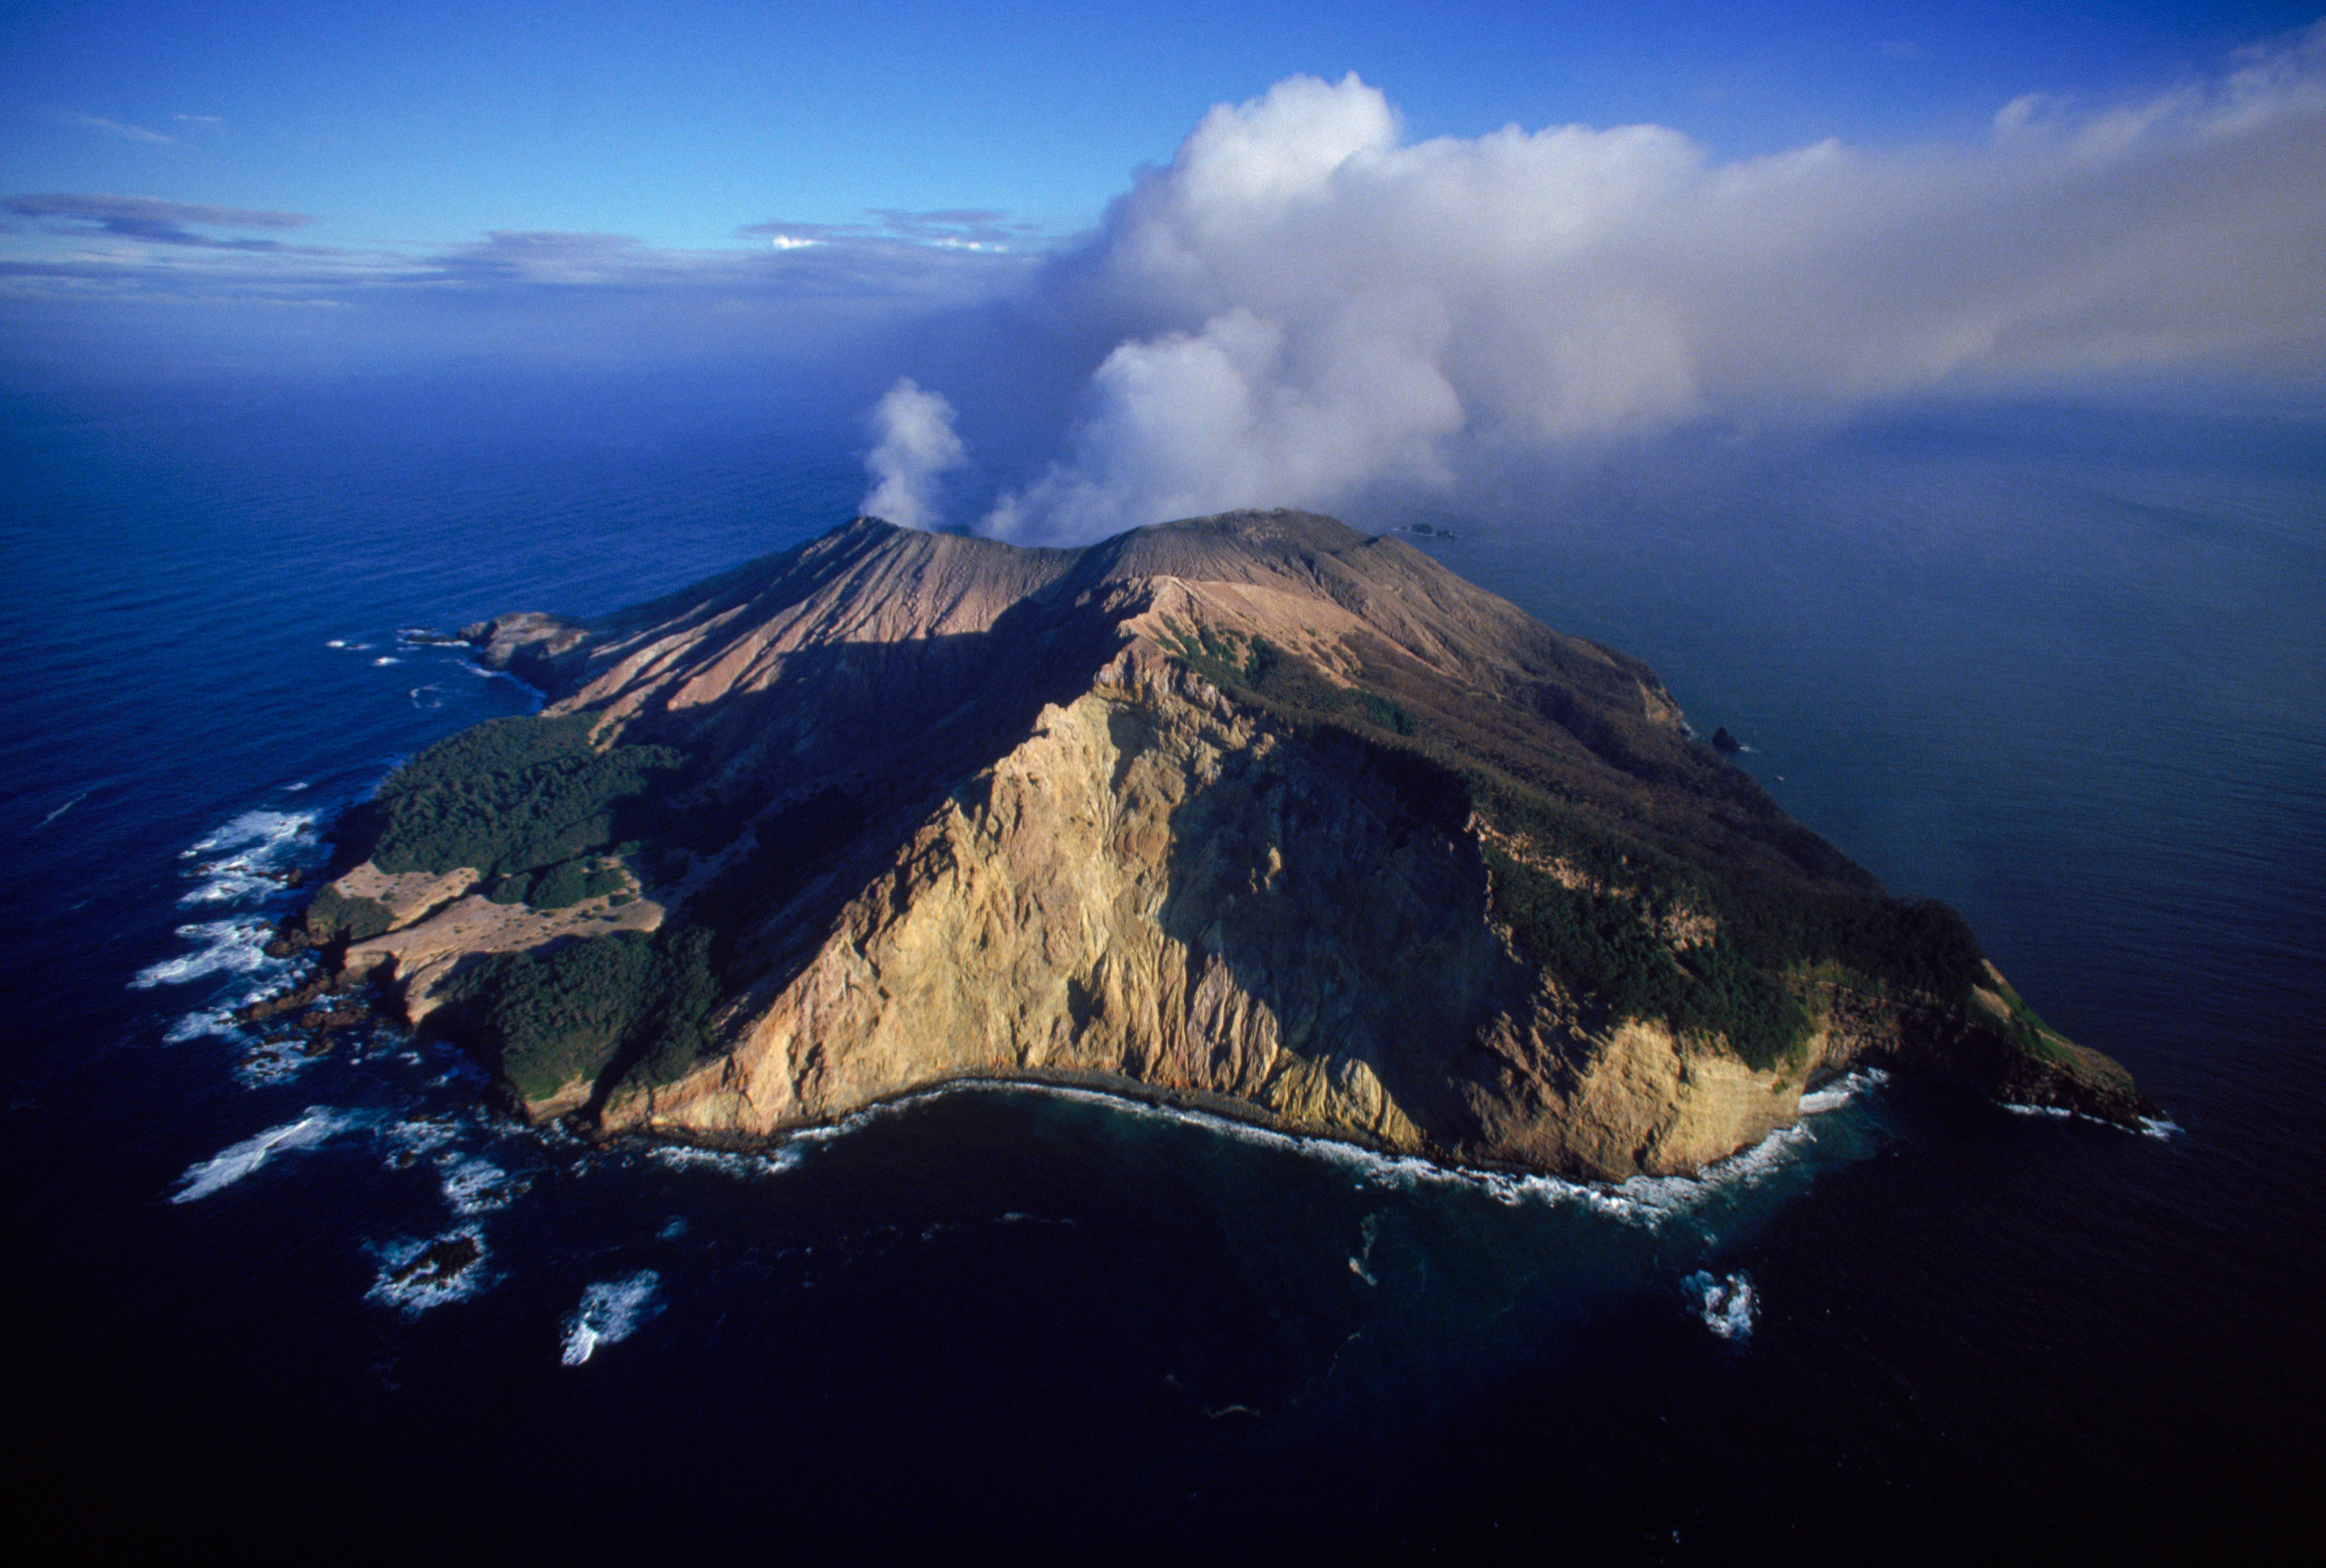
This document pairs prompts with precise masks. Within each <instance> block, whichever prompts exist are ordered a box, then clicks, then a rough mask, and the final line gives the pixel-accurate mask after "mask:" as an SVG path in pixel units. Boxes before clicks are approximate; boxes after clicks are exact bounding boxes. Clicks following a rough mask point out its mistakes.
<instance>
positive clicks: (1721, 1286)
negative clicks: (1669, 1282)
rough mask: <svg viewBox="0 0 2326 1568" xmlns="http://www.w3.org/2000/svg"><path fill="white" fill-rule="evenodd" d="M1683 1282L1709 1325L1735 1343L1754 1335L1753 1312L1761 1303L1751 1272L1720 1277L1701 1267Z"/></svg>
mask: <svg viewBox="0 0 2326 1568" xmlns="http://www.w3.org/2000/svg"><path fill="white" fill-rule="evenodd" d="M1679 1283H1680V1288H1681V1289H1682V1290H1684V1291H1686V1292H1687V1293H1688V1295H1689V1302H1690V1303H1691V1304H1693V1305H1694V1306H1695V1308H1696V1311H1697V1316H1698V1317H1699V1318H1701V1319H1702V1320H1703V1322H1704V1326H1705V1327H1706V1328H1707V1329H1710V1330H1711V1331H1713V1332H1714V1333H1716V1334H1717V1335H1719V1336H1720V1337H1721V1338H1722V1339H1724V1340H1727V1341H1731V1342H1732V1343H1734V1342H1736V1341H1744V1340H1749V1339H1751V1338H1752V1337H1753V1314H1754V1310H1755V1309H1756V1307H1757V1306H1758V1302H1757V1300H1756V1299H1755V1297H1754V1294H1753V1276H1751V1275H1749V1274H1730V1275H1724V1276H1717V1277H1716V1276H1713V1275H1712V1274H1711V1273H1710V1272H1709V1271H1707V1270H1705V1269H1698V1270H1697V1271H1696V1272H1695V1273H1694V1274H1691V1275H1689V1276H1688V1277H1687V1278H1686V1279H1683V1280H1681V1281H1680V1282H1679Z"/></svg>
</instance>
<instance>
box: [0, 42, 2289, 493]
mask: <svg viewBox="0 0 2326 1568" xmlns="http://www.w3.org/2000/svg"><path fill="white" fill-rule="evenodd" d="M2315 4H2316V0H2312V5H2315ZM0 38H5V41H6V42H5V46H0V378H5V380H7V381H11V382H15V383H20V384H31V383H33V382H37V381H38V380H40V378H41V377H42V376H59V375H63V374H67V373H86V374H92V375H113V376H149V377H150V376H168V375H172V374H192V373H197V372H212V371H220V370H228V369H231V370H234V371H237V372H244V373H247V372H253V371H260V372H274V373H281V374H302V373H310V372H313V371H316V370H322V371H326V372H329V373H330V374H335V375H344V374H349V373H358V374H361V373H367V372H376V371H393V370H395V369H397V368H398V367H402V366H414V365H432V364H433V365H437V366H478V365H500V366H533V367H536V368H539V367H552V368H554V367H557V366H576V365H587V366H591V367H593V368H594V369H597V370H601V371H602V370H607V369H612V370H615V371H618V372H622V373H631V372H641V373H642V372H643V370H644V369H645V368H649V367H662V368H665V369H666V368H668V367H670V366H685V365H696V366H700V365H702V364H708V363H711V362H713V361H716V362H719V363H721V364H723V365H725V366H729V367H730V368H732V367H735V366H746V367H748V368H750V369H751V370H752V371H753V373H763V374H765V375H766V376H771V377H772V376H787V377H792V378H794V379H795V380H797V381H798V382H799V383H800V384H801V385H808V384H810V383H815V384H818V385H823V386H824V387H825V388H826V395H828V396H829V397H831V398H834V399H841V400H844V401H847V402H849V403H850V405H851V407H854V408H856V409H858V410H861V412H862V417H864V418H865V419H867V420H868V421H869V422H870V424H869V429H870V432H871V436H870V439H871V440H872V441H873V442H874V450H873V469H874V472H875V474H876V476H877V477H878V478H879V493H880V494H881V495H882V496H884V497H886V500H885V502H884V504H885V505H888V506H890V507H891V509H892V510H893V511H895V512H896V513H897V514H898V515H899V517H900V520H910V521H920V522H935V521H939V520H943V519H944V518H945V517H946V507H945V495H946V490H947V487H948V484H949V482H950V481H949V480H948V478H947V476H948V475H950V474H953V473H954V470H957V469H962V468H964V467H975V466H977V465H979V464H981V463H986V464H991V463H992V462H993V461H994V459H995V458H996V454H1007V460H1006V462H1004V463H1003V465H1002V466H1003V467H1004V468H1006V469H1009V472H1010V473H1011V474H1012V475H1013V476H1014V477H1012V478H1008V479H1007V480H1004V481H997V482H996V487H994V488H995V489H998V498H997V499H996V500H995V501H994V504H993V505H992V506H991V510H990V511H988V512H986V513H985V514H984V515H983V516H982V519H980V520H981V521H982V523H983V524H984V525H985V526H987V527H989V528H991V529H993V530H994V531H997V532H1001V533H1011V534H1015V535H1018V536H1025V537H1034V536H1057V537H1064V536H1067V535H1072V534H1081V535H1088V534H1090V533H1094V532H1098V531H1102V530H1104V529H1109V528H1112V527H1116V526H1121V525H1123V524H1130V523H1137V522H1143V521H1151V520H1154V519H1155V518H1157V517H1158V516H1162V515H1186V514H1188V513H1192V512H1196V511H1202V510H1210V509H1216V508H1219V507H1222V506H1233V505H1242V504H1251V503H1266V504H1304V505H1316V506H1333V505H1336V504H1339V503H1341V502H1344V501H1345V500H1347V499H1348V498H1349V497H1350V496H1353V495H1356V494H1359V493H1363V492H1366V491H1368V490H1380V489H1382V488H1384V487H1386V488H1389V489H1393V490H1399V491H1400V492H1409V493H1410V492H1416V491H1419V492H1427V493H1430V494H1438V495H1443V494H1447V493H1458V492H1459V491H1460V490H1461V489H1462V488H1463V487H1464V486H1465V484H1469V483H1471V482H1473V480H1474V478H1475V475H1476V474H1478V473H1479V472H1481V471H1483V470H1484V469H1488V468H1493V467H1495V466H1497V465H1505V464H1507V462H1508V461H1509V460H1511V459H1512V457H1513V455H1516V456H1517V457H1519V458H1522V459H1527V458H1531V459H1542V458H1553V459H1555V458H1557V457H1558V456H1559V455H1560V454H1562V453H1568V452H1572V451H1573V450H1577V449H1587V448H1591V447H1594V446H1595V445H1597V446H1604V445H1605V443H1607V442H1609V441H1634V440H1638V439H1641V438H1642V437H1652V436H1654V435H1656V434H1657V433H1659V432H1669V431H1674V430H1679V429H1683V428H1695V429H1703V428H1711V429H1717V430H1722V431H1730V432H1748V431H1752V430H1754V429H1759V428H1766V427H1768V426H1770V425H1771V424H1772V423H1775V424H1782V423H1785V422H1799V421H1801V420H1805V419H1806V420H1810V421H1812V422H1814V421H1818V420H1830V419H1833V418H1836V417H1847V416H1848V415H1849V413H1851V411H1853V410H1859V409H1864V408H1865V407H1867V406H1869V405H1880V404H1885V403H1894V402H1896V401H1897V400H1899V399H1902V398H1914V397H1925V396H1941V397H1943V396H1957V395H1972V396H1992V395H1995V394H2024V393H2025V392H2027V391H2029V390H2031V389H2033V390H2041V391H2044V392H2046V393H2047V394H2050V393H2056V392H2058V391H2059V390H2060V389H2061V388H2069V389H2072V390H2074V391H2076V392H2077V393H2078V394H2090V393H2094V392H2107V391H2109V390H2111V389H2114V390H2116V391H2121V390H2123V389H2125V388H2126V387H2131V386H2135V385H2154V384H2155V383H2157V382H2158V381H2159V380H2160V378H2161V379H2163V380H2166V381H2173V380H2179V381H2182V382H2186V383H2190V384H2197V383H2201V384H2203V385H2209V386H2212V385H2220V384H2221V383H2222V381H2223V380H2224V379H2228V380H2234V381H2237V382H2238V383H2239V384H2240V385H2247V386H2256V387H2262V388H2265V389H2275V392H2277V393H2284V392H2288V391H2291V392H2293V393H2296V394H2302V395H2304V396H2314V395H2315V394H2316V393H2317V392H2318V391H2319V390H2320V389H2321V383H2326V268H2321V267H2320V266H2319V264H2318V261H2317V258H2318V257H2319V256H2320V255H2326V178H2321V172H2326V22H2321V21H2320V20H2318V18H2317V17H2316V16H2315V14H2313V13H2312V11H2311V10H2308V9H2305V8H2303V7H2299V6H2285V5H2216V6H2195V5H2138V4H2127V3H2125V0H2117V3H2116V4H2110V5H2043V6H2037V7H2027V6H2024V5H2001V4H1992V5H1990V4H1981V3H1969V4H1965V3H1955V4H1947V5H1915V6H1893V7H1889V8H1886V9H1883V10H1878V11H1877V10H1871V9H1868V8H1866V7H1864V6H1860V5H1839V4H1835V5H1823V4H1818V5H1791V6H1784V7H1771V8H1764V9H1761V10H1754V9H1751V8H1745V7H1737V6H1734V5H1700V4H1681V3H1676V0H1675V3H1661V4H1659V3H1648V4H1638V5H1623V6H1614V5H1605V4H1604V3H1603V4H1593V5H1572V6H1560V5H1525V4H1483V5H1464V6H1461V7H1459V8H1458V9H1457V10H1456V11H1453V12H1451V13H1448V12H1447V11H1445V10H1443V9H1442V8H1441V9H1437V10H1433V11H1425V10H1423V9H1422V8H1419V7H1415V6H1412V5H1398V6H1391V5H1344V6H1339V7H1326V6H1319V5H1301V6H1271V5H1260V4H1251V3H1242V4H1219V3H1213V0H1174V3H1172V4H1168V5H1162V4H1141V5H1118V6H1116V7H1113V8H1111V9H1109V10H1107V11H1105V12H1103V13H1100V12H1095V11H1092V10H1089V9H1087V8H1084V7H1081V6H1075V7H1068V6H1065V5H1047V4H1023V5H996V6H976V5H963V4H957V3H956V4H935V3H928V4H923V3H919V0H909V3H897V4H882V3H879V0H874V3H871V4H864V5H853V6H846V7H833V6H815V7H795V8H786V7H779V6H769V5H656V6H654V7H652V8H648V7H646V6H642V5H621V4H608V5H556V6H534V7H518V6H500V7H494V8H490V9H485V8H478V7H473V6H470V5H459V6H455V5H405V6H401V7H377V6H364V7H354V6H334V5H318V4H312V3H310V4H302V5H284V4H272V3H256V4H235V3H232V0H227V3H212V4H206V5H199V6H185V5H120V4H107V3H105V0H96V3H93V4H86V5H53V4H38V3H23V0H0ZM657 373H659V371H657ZM989 493H990V494H991V493H993V492H992V491H991V490H990V492H989ZM955 520H960V519H955Z"/></svg>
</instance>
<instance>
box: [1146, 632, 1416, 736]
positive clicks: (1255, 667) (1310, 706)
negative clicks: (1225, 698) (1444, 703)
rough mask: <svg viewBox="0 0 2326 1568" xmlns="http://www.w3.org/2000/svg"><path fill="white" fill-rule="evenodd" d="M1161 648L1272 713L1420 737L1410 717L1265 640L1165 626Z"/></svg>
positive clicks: (1381, 698)
mask: <svg viewBox="0 0 2326 1568" xmlns="http://www.w3.org/2000/svg"><path fill="white" fill-rule="evenodd" d="M1163 643H1164V645H1165V646H1167V647H1168V648H1169V649H1170V650H1171V651H1172V652H1173V653H1174V654H1177V655H1178V656H1179V660H1180V662H1181V663H1185V664H1186V666H1187V667H1188V668H1189V669H1191V670H1193V671H1194V672H1195V673H1196V674H1198V675H1201V676H1202V677H1203V678H1204V679H1205V680H1206V681H1209V682H1211V683H1212V684H1213V685H1214V686H1217V687H1220V688H1222V689H1223V690H1234V691H1241V692H1242V693H1244V694H1246V695H1249V696H1254V697H1258V698H1260V699H1261V701H1262V702H1264V703H1265V704H1267V705H1268V706H1270V707H1272V708H1276V709H1279V710H1284V711H1287V712H1290V713H1298V714H1300V715H1302V716H1304V717H1307V718H1308V719H1338V720H1340V721H1342V722H1344V723H1350V724H1357V725H1364V726H1369V727H1371V728H1375V729H1379V730H1382V731H1383V732H1384V733H1386V734H1390V735H1413V734H1416V733H1418V731H1419V726H1418V725H1417V724H1416V723H1415V721H1414V719H1413V716H1412V715H1411V714H1410V713H1408V712H1407V711H1406V710H1404V709H1403V708H1402V707H1400V706H1399V705H1398V704H1397V703H1396V702H1393V701H1391V700H1390V699H1389V698H1387V697H1383V696H1381V695H1380V694H1378V693H1376V692H1372V691H1363V690H1359V689H1355V688H1352V687H1348V686H1344V685H1341V684H1339V683H1338V682H1335V681H1332V680H1329V679H1327V678H1326V675H1325V674H1324V673H1323V672H1322V671H1320V670H1318V669H1317V667H1316V666H1315V665H1313V664H1311V663H1308V662H1307V660H1305V659H1298V658H1295V657H1293V656H1292V655H1291V654H1287V653H1286V652H1285V651H1284V650H1283V649H1281V648H1279V647H1278V646H1277V645H1275V644H1274V643H1271V642H1270V641H1269V640H1268V639H1267V638H1266V637H1261V636H1254V637H1246V636H1244V635H1243V634H1242V633H1241V632H1233V631H1216V632H1215V631H1214V630H1212V629H1211V628H1210V627H1208V626H1199V627H1197V628H1196V630H1195V631H1194V632H1192V633H1190V632H1186V631H1182V630H1181V629H1180V628H1179V627H1178V626H1166V627H1165V629H1164V633H1163Z"/></svg>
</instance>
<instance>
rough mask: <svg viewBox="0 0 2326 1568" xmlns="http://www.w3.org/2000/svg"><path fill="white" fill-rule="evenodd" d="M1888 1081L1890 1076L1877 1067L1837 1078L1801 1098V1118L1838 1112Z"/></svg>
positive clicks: (1862, 1068)
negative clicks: (1866, 1092)
mask: <svg viewBox="0 0 2326 1568" xmlns="http://www.w3.org/2000/svg"><path fill="white" fill-rule="evenodd" d="M1889 1081H1890V1075H1889V1074H1888V1073H1886V1072H1883V1071H1882V1069H1880V1068H1879V1067H1861V1068H1859V1069H1858V1070H1857V1071H1856V1072H1852V1073H1850V1074H1848V1075H1847V1077H1843V1078H1837V1079H1835V1080H1834V1081H1832V1082H1831V1083H1828V1084H1827V1085H1826V1086H1825V1087H1824V1088H1822V1089H1814V1090H1810V1092H1809V1093H1807V1094H1804V1095H1803V1096H1801V1114H1802V1115H1803V1116H1824V1115H1826V1114H1827V1113H1828V1112H1829V1111H1836V1110H1839V1109H1841V1108H1842V1107H1843V1106H1845V1105H1847V1104H1848V1103H1849V1102H1850V1101H1851V1100H1853V1099H1856V1098H1857V1097H1858V1096H1859V1095H1860V1094H1863V1093H1865V1091H1866V1090H1869V1089H1879V1088H1881V1087H1882V1085H1884V1084H1885V1083H1887V1082H1889Z"/></svg>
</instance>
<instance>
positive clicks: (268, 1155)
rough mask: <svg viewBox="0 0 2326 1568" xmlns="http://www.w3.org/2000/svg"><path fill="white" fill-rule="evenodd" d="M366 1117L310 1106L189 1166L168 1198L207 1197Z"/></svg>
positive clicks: (178, 1200) (359, 1123)
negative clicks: (276, 1158) (298, 1115)
mask: <svg viewBox="0 0 2326 1568" xmlns="http://www.w3.org/2000/svg"><path fill="white" fill-rule="evenodd" d="M366 1119H367V1118H364V1117H362V1116H359V1115H358V1114H357V1113H356V1112H354V1111H348V1110H333V1109H330V1108H328V1107H325V1106H320V1105H315V1106H309V1107H308V1108H307V1113H306V1114H305V1115H304V1116H302V1117H301V1118H299V1119H298V1120H297V1121H293V1122H285V1123H284V1124H283V1125H282V1126H281V1127H269V1128H267V1129H266V1130H265V1132H263V1133H260V1134H259V1135H258V1136H257V1137H250V1138H245V1139H243V1141H242V1142H240V1143H238V1144H237V1145H235V1146H233V1147H232V1148H229V1149H225V1150H222V1151H221V1152H219V1153H218V1154H215V1155H211V1156H210V1157H209V1159H207V1160H204V1161H202V1162H201V1163H200V1164H195V1165H190V1166H188V1167H187V1168H186V1174H184V1175H182V1176H181V1177H179V1178H178V1190H177V1191H176V1192H173V1193H172V1194H171V1196H170V1202H172V1203H191V1202H194V1200H196V1199H197V1198H207V1197H209V1195H210V1194H211V1193H213V1192H218V1191H219V1189H220V1188H224V1187H230V1186H232V1185H234V1183H237V1182H239V1181H241V1180H242V1179H243V1178H244V1177H245V1176H247V1175H248V1174H250V1173H251V1172H253V1171H255V1170H256V1169H258V1167H259V1166H261V1165H263V1164H265V1163H266V1162H267V1161H268V1160H270V1159H272V1158H274V1156H275V1155H278V1154H281V1153H284V1151H286V1150H291V1149H312V1148H314V1147H317V1146H320V1145H321V1144H323V1143H324V1142H326V1141H328V1140H329V1139H330V1138H333V1137H338V1136H339V1135H340V1133H343V1132H346V1131H347V1130H349V1128H351V1127H360V1126H362V1125H364V1123H365V1120H366Z"/></svg>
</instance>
